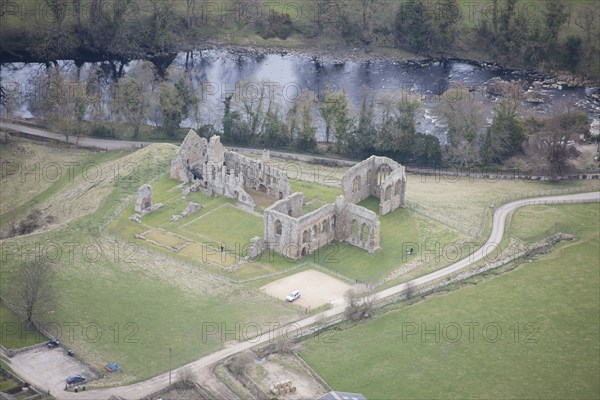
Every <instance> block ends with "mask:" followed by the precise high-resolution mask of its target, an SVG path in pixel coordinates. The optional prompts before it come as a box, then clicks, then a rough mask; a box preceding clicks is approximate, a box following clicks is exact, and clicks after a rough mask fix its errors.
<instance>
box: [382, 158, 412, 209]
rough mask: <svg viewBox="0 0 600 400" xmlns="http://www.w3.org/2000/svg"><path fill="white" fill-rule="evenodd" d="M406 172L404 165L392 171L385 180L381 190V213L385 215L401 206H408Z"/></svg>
mask: <svg viewBox="0 0 600 400" xmlns="http://www.w3.org/2000/svg"><path fill="white" fill-rule="evenodd" d="M405 198H406V174H405V173H404V167H402V169H397V170H394V171H392V173H391V174H390V175H389V176H388V177H387V178H386V179H385V180H384V181H383V184H382V185H381V188H380V192H379V214H381V215H385V214H387V213H390V212H392V211H394V210H395V209H397V208H400V207H406V202H405Z"/></svg>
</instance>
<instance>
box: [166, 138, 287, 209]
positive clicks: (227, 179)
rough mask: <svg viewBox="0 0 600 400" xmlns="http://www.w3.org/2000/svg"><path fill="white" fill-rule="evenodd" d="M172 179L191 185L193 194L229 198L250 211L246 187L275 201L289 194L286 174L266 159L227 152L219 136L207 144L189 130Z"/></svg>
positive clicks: (252, 203)
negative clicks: (198, 192) (271, 197)
mask: <svg viewBox="0 0 600 400" xmlns="http://www.w3.org/2000/svg"><path fill="white" fill-rule="evenodd" d="M171 178H173V179H177V180H180V181H183V182H185V183H192V187H191V190H192V191H197V190H200V191H202V192H204V193H207V194H210V195H214V194H218V195H221V196H226V197H230V198H233V199H237V200H238V201H239V202H240V203H242V204H244V205H246V206H248V207H252V208H253V207H254V206H255V204H254V200H252V197H251V196H250V195H249V194H248V193H247V192H246V190H245V189H247V188H250V189H254V190H257V191H261V192H265V193H268V194H270V195H271V196H273V197H275V198H278V199H282V198H284V197H286V196H288V195H289V194H290V192H291V187H290V183H289V181H288V179H287V176H286V174H285V173H284V172H283V171H281V170H279V169H277V168H275V167H273V166H271V165H270V164H269V163H268V160H266V161H265V160H260V161H256V160H253V159H250V158H248V157H245V156H243V155H241V154H239V153H236V152H234V151H229V150H227V149H225V148H224V147H223V145H222V144H221V139H220V137H219V136H213V137H211V138H210V140H208V141H207V140H206V139H205V138H201V137H200V136H198V134H196V132H194V131H193V130H191V129H190V131H189V132H188V134H187V136H186V138H185V139H184V141H183V143H181V147H180V148H179V153H178V154H177V158H176V159H175V160H173V161H172V162H171Z"/></svg>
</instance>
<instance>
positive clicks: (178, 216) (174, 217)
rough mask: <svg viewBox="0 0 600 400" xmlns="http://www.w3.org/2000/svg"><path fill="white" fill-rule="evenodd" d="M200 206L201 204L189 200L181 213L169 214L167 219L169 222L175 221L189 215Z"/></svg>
mask: <svg viewBox="0 0 600 400" xmlns="http://www.w3.org/2000/svg"><path fill="white" fill-rule="evenodd" d="M201 208H202V206H201V205H200V204H198V203H194V202H193V201H190V203H189V204H188V206H187V207H186V208H185V210H183V211H182V212H181V214H175V215H171V218H170V219H169V221H171V222H177V221H179V220H180V219H181V218H183V217H187V216H188V215H190V214H191V213H193V212H194V211H197V210H199V209H201Z"/></svg>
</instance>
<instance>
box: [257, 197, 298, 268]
mask: <svg viewBox="0 0 600 400" xmlns="http://www.w3.org/2000/svg"><path fill="white" fill-rule="evenodd" d="M263 218H264V228H265V229H264V230H265V247H268V248H270V249H272V250H274V251H276V252H277V253H279V254H283V255H284V256H286V257H288V258H291V259H297V258H300V250H299V246H298V245H297V244H298V242H297V240H298V219H297V218H294V217H290V216H289V215H287V214H284V213H282V212H279V211H276V210H271V209H267V210H265V212H264V216H263Z"/></svg>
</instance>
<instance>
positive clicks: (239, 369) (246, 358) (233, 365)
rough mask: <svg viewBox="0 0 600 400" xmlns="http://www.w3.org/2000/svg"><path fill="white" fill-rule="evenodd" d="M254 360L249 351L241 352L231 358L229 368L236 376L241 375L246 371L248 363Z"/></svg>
mask: <svg viewBox="0 0 600 400" xmlns="http://www.w3.org/2000/svg"><path fill="white" fill-rule="evenodd" d="M250 362H252V356H251V354H250V353H248V352H244V353H241V354H239V355H237V356H235V357H234V358H233V359H231V360H230V362H229V364H228V365H227V368H228V369H229V370H230V371H231V373H232V374H233V375H234V376H236V377H237V376H240V375H242V374H243V373H244V371H245V369H246V365H248V364H249V363H250Z"/></svg>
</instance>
